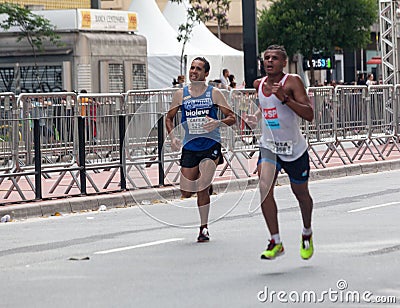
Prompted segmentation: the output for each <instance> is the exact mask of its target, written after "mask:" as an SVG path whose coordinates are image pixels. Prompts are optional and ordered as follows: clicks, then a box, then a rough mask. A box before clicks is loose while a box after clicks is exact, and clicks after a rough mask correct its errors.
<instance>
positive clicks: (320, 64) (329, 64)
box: [303, 56, 333, 71]
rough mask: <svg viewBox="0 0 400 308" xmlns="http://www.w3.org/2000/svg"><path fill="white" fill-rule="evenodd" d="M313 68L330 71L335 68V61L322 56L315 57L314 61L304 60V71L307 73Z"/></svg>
mask: <svg viewBox="0 0 400 308" xmlns="http://www.w3.org/2000/svg"><path fill="white" fill-rule="evenodd" d="M311 67H313V68H314V70H329V69H331V68H333V60H332V58H331V57H321V56H317V57H314V58H313V59H312V61H310V60H308V59H304V61H303V69H304V70H305V71H306V70H310V69H311Z"/></svg>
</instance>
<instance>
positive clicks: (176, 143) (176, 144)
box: [171, 138, 182, 152]
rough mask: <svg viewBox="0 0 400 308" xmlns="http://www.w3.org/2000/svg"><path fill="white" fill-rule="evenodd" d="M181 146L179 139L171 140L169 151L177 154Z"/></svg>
mask: <svg viewBox="0 0 400 308" xmlns="http://www.w3.org/2000/svg"><path fill="white" fill-rule="evenodd" d="M181 147H182V144H181V142H180V140H179V139H177V138H172V139H171V150H172V151H174V152H178V151H180V150H181Z"/></svg>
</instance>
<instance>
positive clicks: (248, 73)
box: [242, 0, 258, 88]
mask: <svg viewBox="0 0 400 308" xmlns="http://www.w3.org/2000/svg"><path fill="white" fill-rule="evenodd" d="M242 19H243V51H244V78H245V82H246V88H252V87H253V81H254V80H255V79H256V77H257V76H258V60H257V55H258V34H257V6H256V0H242Z"/></svg>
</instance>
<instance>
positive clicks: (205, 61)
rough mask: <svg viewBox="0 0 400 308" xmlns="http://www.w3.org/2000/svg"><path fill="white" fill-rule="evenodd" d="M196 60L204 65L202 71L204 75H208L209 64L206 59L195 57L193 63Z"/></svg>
mask: <svg viewBox="0 0 400 308" xmlns="http://www.w3.org/2000/svg"><path fill="white" fill-rule="evenodd" d="M196 60H198V61H201V62H203V63H204V70H205V72H206V73H208V72H209V71H210V62H208V61H207V59H206V58H204V57H196V58H194V59H193V61H196Z"/></svg>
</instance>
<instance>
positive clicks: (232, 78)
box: [228, 74, 236, 89]
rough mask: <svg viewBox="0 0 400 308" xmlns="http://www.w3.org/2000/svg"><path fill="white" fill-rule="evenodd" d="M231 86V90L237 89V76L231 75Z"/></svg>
mask: <svg viewBox="0 0 400 308" xmlns="http://www.w3.org/2000/svg"><path fill="white" fill-rule="evenodd" d="M228 78H229V86H230V87H231V89H235V88H236V81H235V75H232V74H231V75H229V77H228Z"/></svg>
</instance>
